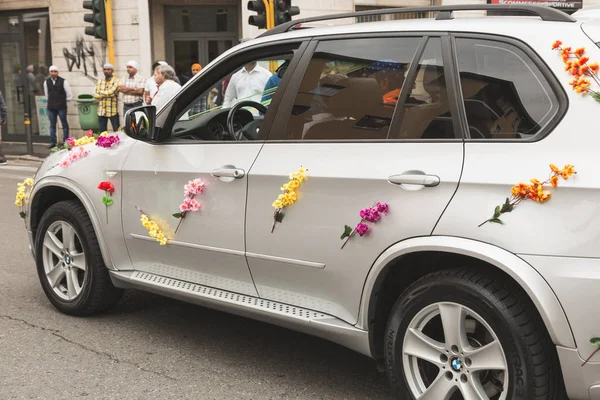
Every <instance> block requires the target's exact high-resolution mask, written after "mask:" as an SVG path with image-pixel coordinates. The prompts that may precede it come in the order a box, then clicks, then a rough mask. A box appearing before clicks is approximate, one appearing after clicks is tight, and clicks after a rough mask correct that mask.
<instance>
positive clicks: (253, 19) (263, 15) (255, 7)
mask: <svg viewBox="0 0 600 400" xmlns="http://www.w3.org/2000/svg"><path fill="white" fill-rule="evenodd" d="M248 10H250V11H256V13H257V14H256V15H251V16H249V17H248V23H249V24H250V25H254V26H256V27H258V29H266V28H267V10H266V9H265V4H264V3H263V2H262V0H257V1H249V2H248Z"/></svg>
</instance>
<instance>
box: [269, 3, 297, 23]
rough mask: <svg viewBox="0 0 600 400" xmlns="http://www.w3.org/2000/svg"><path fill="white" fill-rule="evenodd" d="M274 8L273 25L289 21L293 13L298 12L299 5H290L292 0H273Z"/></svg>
mask: <svg viewBox="0 0 600 400" xmlns="http://www.w3.org/2000/svg"><path fill="white" fill-rule="evenodd" d="M273 1H274V8H275V26H277V25H280V24H285V23H286V22H290V21H291V20H292V17H293V16H294V15H298V14H300V8H299V7H293V6H292V0H273Z"/></svg>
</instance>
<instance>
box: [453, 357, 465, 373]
mask: <svg viewBox="0 0 600 400" xmlns="http://www.w3.org/2000/svg"><path fill="white" fill-rule="evenodd" d="M450 365H451V366H452V369H453V370H455V371H456V372H459V371H460V370H461V369H462V361H460V360H459V359H458V358H455V359H454V360H452V363H451V364H450Z"/></svg>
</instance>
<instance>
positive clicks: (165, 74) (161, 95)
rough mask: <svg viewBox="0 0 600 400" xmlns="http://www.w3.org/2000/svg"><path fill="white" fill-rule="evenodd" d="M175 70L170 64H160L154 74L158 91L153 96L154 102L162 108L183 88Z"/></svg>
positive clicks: (157, 106)
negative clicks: (177, 79)
mask: <svg viewBox="0 0 600 400" xmlns="http://www.w3.org/2000/svg"><path fill="white" fill-rule="evenodd" d="M176 78H177V76H176V74H175V70H174V69H173V68H172V67H171V66H170V65H160V66H159V67H158V69H157V70H156V73H155V74H154V80H155V81H156V91H155V92H154V96H153V97H152V104H153V105H155V106H156V108H157V109H160V108H161V107H162V106H163V105H165V104H167V103H168V102H169V100H171V97H173V95H174V94H175V93H177V92H178V91H179V89H181V85H180V84H178V83H177V82H176V81H175V80H176Z"/></svg>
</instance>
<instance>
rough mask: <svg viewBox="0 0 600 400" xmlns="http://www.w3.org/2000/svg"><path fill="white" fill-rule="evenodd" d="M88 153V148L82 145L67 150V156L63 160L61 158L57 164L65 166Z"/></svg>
mask: <svg viewBox="0 0 600 400" xmlns="http://www.w3.org/2000/svg"><path fill="white" fill-rule="evenodd" d="M88 154H90V152H89V150H85V148H84V147H79V148H77V149H75V150H73V151H71V152H69V154H68V155H67V157H66V158H65V159H64V160H62V161H61V162H60V163H59V164H58V165H60V166H61V167H63V168H66V167H68V166H69V165H70V164H72V163H74V162H75V161H77V160H80V159H82V158H83V157H85V156H87V155H88Z"/></svg>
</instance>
